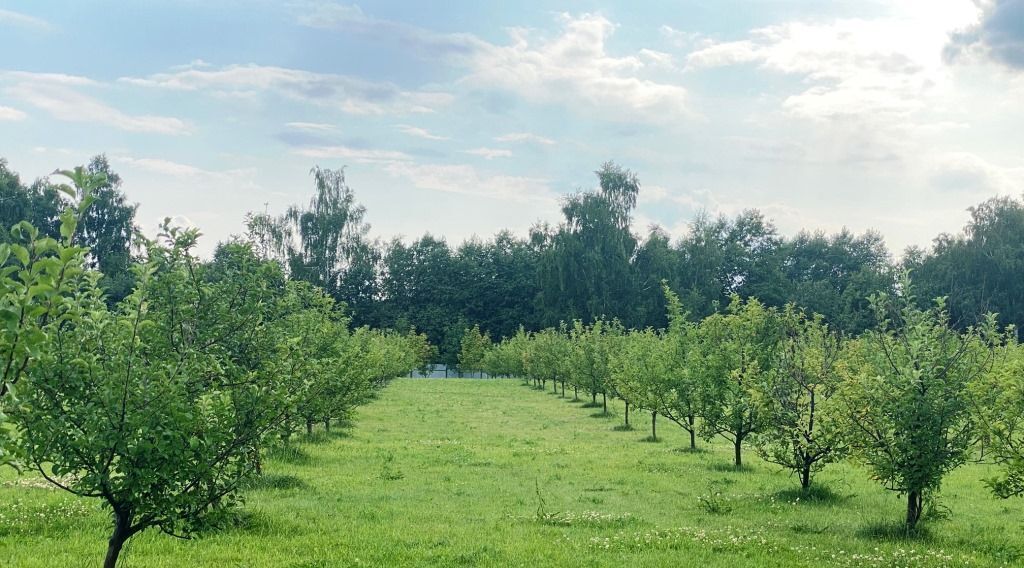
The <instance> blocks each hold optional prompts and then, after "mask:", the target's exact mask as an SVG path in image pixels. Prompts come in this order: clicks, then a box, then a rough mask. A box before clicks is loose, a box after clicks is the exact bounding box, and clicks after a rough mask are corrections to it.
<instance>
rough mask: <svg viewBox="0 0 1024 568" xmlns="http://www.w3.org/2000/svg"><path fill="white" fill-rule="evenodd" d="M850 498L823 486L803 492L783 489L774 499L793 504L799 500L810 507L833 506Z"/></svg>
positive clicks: (797, 488)
mask: <svg viewBox="0 0 1024 568" xmlns="http://www.w3.org/2000/svg"><path fill="white" fill-rule="evenodd" d="M849 498H850V495H844V494H842V493H837V492H835V491H833V490H832V489H831V488H829V487H827V486H825V485H811V486H810V487H809V488H808V489H806V490H804V489H803V488H801V487H793V488H790V489H783V490H782V491H779V492H778V493H776V494H775V499H777V500H780V501H787V502H793V501H796V500H798V499H799V500H800V503H807V504H811V505H835V504H837V503H841V502H843V501H846V500H847V499H849Z"/></svg>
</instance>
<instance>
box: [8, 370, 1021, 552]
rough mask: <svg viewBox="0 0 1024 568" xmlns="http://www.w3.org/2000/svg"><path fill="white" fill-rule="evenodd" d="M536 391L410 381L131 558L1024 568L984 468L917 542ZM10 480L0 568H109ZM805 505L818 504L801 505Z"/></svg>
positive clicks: (759, 467)
mask: <svg viewBox="0 0 1024 568" xmlns="http://www.w3.org/2000/svg"><path fill="white" fill-rule="evenodd" d="M581 406H583V401H580V402H576V403H573V402H569V399H562V398H559V397H558V396H556V395H554V394H551V393H549V392H542V391H536V390H532V389H530V388H527V387H523V386H521V384H520V383H519V382H518V381H504V380H484V381H481V380H469V379H457V380H409V379H403V380H398V381H396V382H395V383H393V384H392V385H391V386H389V387H388V388H387V390H385V391H384V392H383V394H382V396H381V398H380V399H379V400H377V401H375V402H374V403H372V404H371V405H369V406H367V407H365V408H363V409H361V410H360V411H359V412H358V413H357V415H356V416H355V420H354V425H353V426H352V427H351V428H349V429H347V430H345V431H343V432H339V433H332V434H323V433H320V434H318V435H316V437H315V439H314V440H312V441H311V442H310V443H307V444H304V445H303V446H302V447H301V448H299V450H300V451H296V452H291V453H287V454H279V455H276V456H275V457H274V458H272V459H270V460H269V462H268V464H267V473H268V477H267V479H265V480H262V481H261V482H259V483H257V484H255V485H254V487H253V488H252V489H250V490H249V491H248V493H247V504H246V507H245V511H244V514H243V515H240V516H239V519H238V522H237V523H235V525H234V526H233V527H231V528H229V529H225V530H223V531H221V532H216V533H210V534H205V535H202V536H201V537H198V538H196V539H193V540H191V541H180V540H177V539H173V538H170V537H167V536H164V535H161V534H159V533H158V532H156V531H150V532H146V533H143V534H141V535H139V536H136V537H135V538H134V539H132V541H131V542H130V543H129V545H128V547H127V549H126V554H125V556H124V564H123V565H124V566H126V567H130V566H136V567H141V566H159V567H172V566H173V567H178V566H210V567H213V566H217V567H225V566H226V567H255V566H291V567H296V568H298V567H310V568H312V567H329V566H530V567H536V566H615V567H623V566H701V567H702V568H703V567H718V566H721V567H733V566H814V567H822V566H897V565H898V566H964V565H968V566H1020V565H1024V501H1021V500H1016V501H1001V500H997V499H995V498H993V497H991V496H990V495H989V494H988V493H987V491H986V490H985V488H984V486H983V485H982V484H981V482H980V481H979V480H980V479H982V478H984V477H986V476H988V475H990V474H991V472H990V471H989V470H987V469H986V468H984V467H982V466H978V465H968V466H965V467H963V468H960V469H958V470H957V471H956V472H954V473H953V474H952V475H950V476H949V478H948V479H947V482H946V484H945V487H944V492H943V494H942V496H941V501H940V504H941V507H940V508H941V510H942V511H943V512H944V514H943V515H938V516H937V517H933V518H931V519H928V520H926V521H924V523H925V524H924V530H922V531H921V534H919V535H917V536H915V537H913V538H907V537H905V536H904V535H903V534H902V532H901V530H900V529H899V520H900V518H901V515H902V513H903V507H904V504H903V501H902V500H900V499H899V498H897V497H896V495H895V494H893V493H891V492H887V491H885V490H883V489H881V488H880V487H879V486H878V485H877V484H875V483H873V482H871V481H870V480H869V479H868V477H867V475H866V474H865V472H864V471H862V470H860V469H858V468H856V467H853V466H850V465H846V464H840V465H836V466H832V467H830V468H829V469H827V470H825V472H823V473H822V474H821V475H820V476H819V477H818V478H817V480H816V483H817V484H818V487H817V488H816V489H815V491H814V492H813V493H812V494H811V495H810V496H801V495H800V493H799V491H797V490H796V487H797V482H796V480H795V479H794V478H792V477H790V476H788V475H786V474H785V473H782V472H780V471H779V470H778V468H776V467H774V466H771V465H768V464H766V463H764V462H762V461H760V460H758V459H757V458H756V457H755V456H754V453H753V451H749V452H747V453H746V454H745V455H744V459H745V460H746V461H747V463H748V464H749V465H748V466H746V467H745V468H744V469H743V470H740V471H736V470H734V469H733V468H732V467H731V459H732V448H731V446H729V445H728V444H726V443H722V442H716V443H713V444H710V445H708V444H704V445H703V446H702V448H701V450H700V451H698V452H690V451H688V450H686V449H684V448H683V446H684V445H685V444H687V443H688V438H686V437H685V432H683V431H682V430H680V429H679V428H678V427H676V426H675V425H673V424H671V423H669V422H668V421H664V420H661V421H659V428H658V442H656V443H644V442H642V440H643V439H644V438H646V437H647V436H648V435H649V434H650V432H649V430H648V427H649V424H650V415H649V414H647V413H643V412H636V413H631V417H632V418H633V420H634V428H635V430H633V431H616V430H615V426H617V425H619V424H620V423H621V418H620V414H621V412H622V407H621V405H620V403H618V402H617V401H616V402H615V403H613V402H612V401H609V409H610V413H609V415H608V416H604V415H601V414H600V413H597V414H596V415H595V412H594V410H593V409H588V408H581ZM29 483H30V481H27V480H26V478H21V480H16V478H15V476H14V474H13V472H11V471H10V470H5V471H3V472H0V559H2V560H0V565H2V566H5V567H6V566H61V567H65V566H67V567H75V566H96V565H98V564H99V563H100V561H101V559H102V555H103V552H104V550H105V543H106V538H107V534H108V531H109V527H108V521H107V518H106V516H105V515H104V514H103V512H102V511H101V510H100V509H99V508H98V506H97V505H96V504H95V503H94V502H93V501H89V500H82V499H75V498H72V497H70V496H67V495H66V494H63V493H61V492H58V491H54V490H50V489H44V488H39V487H32V486H26V484H29ZM798 497H799V500H798Z"/></svg>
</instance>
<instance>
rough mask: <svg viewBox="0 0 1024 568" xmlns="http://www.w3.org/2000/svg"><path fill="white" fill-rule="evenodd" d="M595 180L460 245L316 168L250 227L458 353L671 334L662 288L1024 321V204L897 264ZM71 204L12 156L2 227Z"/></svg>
mask: <svg viewBox="0 0 1024 568" xmlns="http://www.w3.org/2000/svg"><path fill="white" fill-rule="evenodd" d="M86 170H87V171H88V172H90V173H94V174H102V175H103V176H104V179H105V180H106V182H105V183H104V184H103V185H102V187H99V188H97V189H96V191H95V201H94V202H93V204H92V206H91V207H90V209H89V211H88V213H87V214H86V216H85V218H84V219H83V221H82V226H81V228H80V230H79V231H78V233H76V236H75V239H76V241H78V242H77V243H76V244H78V245H80V246H85V247H88V249H89V253H88V259H87V262H88V263H89V266H90V267H91V268H96V269H98V270H99V271H100V272H101V273H102V274H103V277H102V279H101V281H100V286H101V287H102V288H103V290H104V291H105V293H106V298H107V301H108V302H110V303H115V302H117V301H119V300H120V299H121V298H123V297H124V296H125V295H126V294H127V293H128V292H129V291H130V290H131V289H132V278H133V276H132V271H131V270H130V267H131V265H132V264H133V263H134V262H136V261H137V260H138V258H139V255H140V247H139V240H138V238H137V237H136V236H135V233H136V226H135V211H136V206H135V205H133V204H132V203H130V201H129V200H128V199H127V198H126V197H125V194H124V192H123V190H122V180H121V178H120V177H119V176H118V175H117V173H116V172H114V171H113V170H112V168H111V166H110V163H109V162H108V161H107V159H106V158H105V156H102V155H100V156H96V157H95V158H93V159H92V161H91V162H90V163H89V164H88V166H87V168H86ZM595 173H596V177H597V187H596V188H595V189H593V190H581V191H577V192H575V193H571V194H569V195H567V196H565V197H564V199H563V201H562V208H561V209H562V215H563V218H562V219H561V220H560V221H559V222H557V223H556V224H549V223H538V224H536V225H534V227H533V228H532V229H531V230H530V232H529V234H528V235H515V234H513V233H511V232H509V231H501V232H499V233H497V234H496V235H494V236H493V237H492V238H489V239H486V240H484V239H471V240H468V241H466V242H463V243H460V244H453V243H448V242H446V241H445V239H444V238H443V237H438V236H433V235H430V234H426V235H423V236H422V237H420V238H418V239H415V240H412V241H411V242H406V241H402V240H398V239H395V240H392V241H388V242H381V241H380V240H375V239H372V238H370V237H369V232H370V226H369V224H368V223H367V221H366V217H367V211H366V209H365V208H364V207H363V206H361V205H360V204H359V202H358V199H357V197H356V193H355V191H354V190H353V189H352V188H350V187H349V186H348V185H347V184H346V181H345V172H344V169H338V170H331V169H321V168H314V170H313V171H312V177H313V181H314V191H313V196H312V198H311V199H310V200H309V202H308V203H307V204H305V205H301V204H297V205H294V206H292V207H289V208H288V209H287V210H285V211H284V212H282V213H280V214H273V213H271V214H250V215H248V216H247V231H246V235H245V237H244V238H245V240H248V241H249V242H250V243H251V244H252V245H253V247H254V249H255V250H256V251H257V252H258V253H259V254H261V255H262V256H264V257H265V258H268V259H274V260H279V261H281V263H282V264H283V265H284V266H285V267H286V270H287V271H288V273H289V276H290V277H291V278H293V279H297V280H305V281H309V282H311V283H313V284H316V285H318V286H320V287H322V288H323V289H324V290H326V291H327V292H328V294H329V295H330V296H332V297H333V299H334V300H335V301H337V302H339V303H343V304H345V305H346V306H347V309H348V313H349V316H350V317H351V318H352V322H353V325H355V326H364V325H365V326H370V327H373V328H379V329H395V330H398V331H402V332H405V331H409V330H412V329H415V330H416V331H417V332H422V333H425V334H426V335H427V337H428V338H429V340H430V342H431V343H432V344H433V345H435V346H437V347H438V348H439V358H440V361H441V362H446V363H451V364H454V363H457V361H458V354H459V348H460V342H461V340H462V337H463V333H464V331H465V330H466V329H467V328H470V327H472V326H474V325H477V326H479V328H480V329H481V330H483V331H484V332H486V333H488V334H489V335H490V337H492V338H494V339H495V340H499V339H501V338H504V337H509V336H511V335H513V334H514V333H515V332H516V330H517V329H518V327H519V326H520V325H522V326H524V327H525V328H526V329H527V331H534V330H540V329H543V328H546V327H550V326H557V325H558V324H559V323H560V322H563V321H565V322H569V321H573V320H576V319H580V320H582V321H584V322H590V321H595V320H596V319H600V318H609V319H612V318H614V319H618V320H619V321H620V322H621V323H622V324H623V325H624V326H625V327H627V328H637V329H642V328H646V327H654V328H665V327H666V325H667V320H666V316H665V314H666V312H665V301H664V295H663V293H662V282H665V283H667V285H668V287H669V289H671V290H672V291H673V292H674V293H676V294H677V295H678V296H679V297H680V300H681V302H682V305H683V306H684V307H685V310H686V312H687V314H688V317H690V318H692V319H693V320H694V321H697V320H699V319H701V318H703V317H705V316H708V315H710V314H712V313H715V312H716V311H719V310H720V309H721V307H723V306H725V305H726V304H727V303H728V300H729V297H730V296H731V295H733V294H735V295H738V296H739V297H741V298H757V299H758V300H759V301H761V302H763V303H764V304H765V305H767V306H775V307H782V306H784V305H786V304H787V303H794V304H796V305H798V306H800V307H804V308H806V309H807V310H808V311H809V312H813V313H819V314H821V315H822V316H824V318H825V320H826V321H828V322H830V323H831V324H832V325H833V326H835V327H836V328H838V329H841V330H843V331H846V332H849V333H853V334H856V333H860V332H862V331H863V330H865V329H867V328H869V327H870V326H871V325H872V324H873V322H874V319H873V313H872V311H871V308H870V305H869V302H868V297H869V296H871V295H872V294H874V293H876V292H885V291H890V290H892V289H893V288H894V286H896V282H897V280H898V275H899V274H900V273H901V272H903V270H904V269H907V270H909V271H910V274H911V278H912V280H913V283H914V287H915V289H916V290H917V297H918V299H919V301H920V302H922V305H927V304H929V303H930V302H931V299H932V298H935V297H939V296H946V297H948V301H947V305H948V309H949V312H950V317H951V320H952V321H953V322H954V323H955V324H956V325H957V326H958V327H961V328H964V327H967V326H969V325H971V324H974V323H977V322H978V321H980V320H981V318H982V317H983V314H985V313H987V312H995V313H997V314H999V316H998V317H999V323H1000V324H1003V325H1006V324H1015V325H1016V326H1018V327H1019V326H1020V325H1022V324H1024V303H1022V298H1024V283H1022V282H1021V280H1020V278H1019V275H1020V274H1021V273H1022V271H1024V201H1021V200H1020V199H1015V198H1011V197H994V198H991V199H989V200H987V201H985V202H983V203H981V204H979V205H977V206H976V207H973V208H971V219H970V221H969V223H968V224H967V226H966V227H964V229H963V231H962V233H960V234H941V235H938V236H937V237H936V238H935V239H934V243H933V245H932V247H931V248H930V249H927V250H926V249H922V248H910V249H908V250H906V251H904V252H903V254H902V256H901V258H899V259H897V258H896V257H895V256H894V254H893V253H892V252H891V251H889V250H888V249H887V247H886V245H885V241H884V239H883V236H882V235H880V234H878V233H875V232H866V233H864V234H860V235H857V234H853V233H852V232H850V231H847V230H843V231H840V232H838V233H834V234H826V233H824V232H821V231H816V230H813V229H808V230H805V231H801V232H800V233H798V234H796V235H791V236H787V235H782V234H780V232H779V231H778V230H777V228H776V227H775V226H774V224H773V223H772V221H771V219H768V218H766V217H765V216H764V215H763V214H762V213H761V212H759V211H758V210H756V209H749V210H746V211H743V212H741V213H739V214H738V215H736V216H735V217H725V216H717V217H716V216H713V215H711V214H700V215H698V216H697V217H696V218H694V219H693V220H691V221H690V227H689V229H690V230H689V232H688V233H687V234H686V235H684V236H683V237H681V238H679V239H677V240H673V239H672V238H671V237H670V236H669V235H668V233H667V232H666V231H664V230H663V229H661V228H659V227H651V228H649V229H648V230H647V232H646V234H637V233H636V232H635V230H634V229H633V227H632V213H633V211H634V208H635V207H636V203H637V197H638V194H639V192H640V191H641V184H640V180H639V177H638V175H637V174H636V173H635V172H632V171H630V170H628V169H625V168H622V167H621V166H618V165H616V164H614V163H612V162H609V163H606V164H604V165H602V166H601V167H600V168H599V169H598V170H597V171H596V172H595ZM66 199H67V198H66V197H65V196H64V195H63V194H62V193H61V192H60V191H58V189H57V188H56V186H55V185H54V184H53V183H52V182H50V181H49V180H47V179H39V180H35V181H34V182H32V183H27V182H25V181H23V180H22V179H21V178H20V177H19V176H18V175H17V173H15V171H14V170H12V169H11V168H10V167H9V166H8V164H7V163H6V162H5V161H0V203H2V204H3V207H2V208H0V225H2V226H12V225H14V224H15V223H17V222H19V221H21V220H28V221H30V222H31V223H32V224H33V225H34V226H36V227H39V228H40V230H41V231H42V232H43V233H45V234H48V235H52V236H58V232H59V226H60V223H59V214H60V212H61V210H62V209H63V208H64V207H65V200H66ZM0 238H7V237H6V236H0Z"/></svg>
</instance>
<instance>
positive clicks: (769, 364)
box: [692, 295, 780, 467]
mask: <svg viewBox="0 0 1024 568" xmlns="http://www.w3.org/2000/svg"><path fill="white" fill-rule="evenodd" d="M779 339H780V326H779V318H778V313H777V312H776V311H775V310H774V309H772V308H768V307H766V306H764V305H763V304H761V303H760V302H758V301H757V300H755V299H750V300H747V301H743V300H742V299H740V298H739V297H738V296H735V295H734V296H733V297H732V301H731V302H730V304H729V308H728V310H727V312H726V313H724V314H723V313H717V314H713V315H711V316H708V317H707V318H705V319H704V320H703V321H702V322H701V323H700V325H699V326H698V342H697V343H698V345H697V353H696V357H694V358H693V359H692V361H693V363H694V365H695V371H696V373H697V374H698V376H699V377H700V399H701V402H700V408H701V418H702V419H703V421H702V431H703V433H704V436H705V437H706V438H708V439H710V438H711V437H713V436H715V435H720V436H722V437H724V438H726V439H727V440H729V441H730V442H732V444H733V449H734V456H735V464H736V467H740V466H742V465H743V442H744V441H745V440H746V439H747V438H748V437H749V436H750V435H751V434H753V433H755V432H758V431H759V430H760V429H761V428H762V427H763V426H764V416H763V413H762V412H761V410H760V408H759V407H758V405H757V404H756V403H755V400H754V396H753V387H754V386H755V385H757V384H758V383H760V382H761V381H763V380H764V377H765V375H767V374H769V373H772V372H774V368H773V366H774V365H775V359H776V351H777V349H778V344H779Z"/></svg>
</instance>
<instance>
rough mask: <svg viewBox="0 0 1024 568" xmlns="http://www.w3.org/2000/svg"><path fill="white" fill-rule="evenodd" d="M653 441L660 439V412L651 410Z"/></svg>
mask: <svg viewBox="0 0 1024 568" xmlns="http://www.w3.org/2000/svg"><path fill="white" fill-rule="evenodd" d="M651 441H652V442H657V441H658V413H657V412H651Z"/></svg>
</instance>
